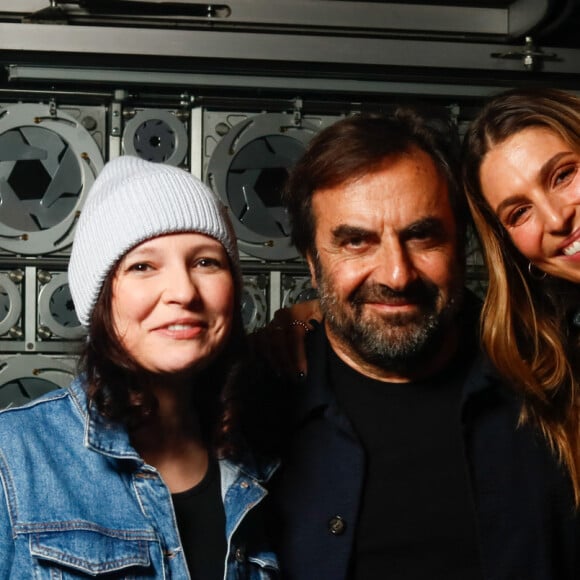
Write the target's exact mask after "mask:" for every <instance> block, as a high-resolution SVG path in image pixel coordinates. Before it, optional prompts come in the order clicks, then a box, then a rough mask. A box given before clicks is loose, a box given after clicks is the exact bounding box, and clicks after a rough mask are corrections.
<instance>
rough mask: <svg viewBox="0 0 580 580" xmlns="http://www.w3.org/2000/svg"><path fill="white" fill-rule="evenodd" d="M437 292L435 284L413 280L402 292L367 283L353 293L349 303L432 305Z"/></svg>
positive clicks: (382, 285)
mask: <svg viewBox="0 0 580 580" xmlns="http://www.w3.org/2000/svg"><path fill="white" fill-rule="evenodd" d="M437 292H438V290H437V286H436V285H435V284H431V283H428V282H425V281H424V280H414V281H413V282H411V283H410V284H409V285H408V286H406V287H405V288H404V289H403V290H393V289H392V288H390V287H389V286H386V285H384V284H374V283H368V284H364V285H363V286H361V287H360V288H357V289H356V290H355V292H353V294H352V295H351V297H350V302H351V303H352V304H353V305H355V306H357V305H360V304H365V303H367V302H389V303H391V304H396V303H397V302H400V303H401V304H404V303H407V302H411V303H415V304H433V302H434V301H435V299H436V297H437Z"/></svg>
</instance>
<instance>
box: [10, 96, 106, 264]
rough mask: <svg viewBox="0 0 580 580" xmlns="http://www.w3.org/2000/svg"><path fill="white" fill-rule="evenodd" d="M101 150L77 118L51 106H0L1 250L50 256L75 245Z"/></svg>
mask: <svg viewBox="0 0 580 580" xmlns="http://www.w3.org/2000/svg"><path fill="white" fill-rule="evenodd" d="M102 167H103V159H102V156H101V151H100V149H99V147H98V146H97V144H96V143H95V141H94V140H93V138H92V137H91V135H90V133H89V132H88V131H87V130H86V129H85V128H84V127H83V126H82V124H81V123H79V122H78V121H77V120H76V119H75V118H74V117H71V116H70V115H68V114H66V113H63V112H60V111H58V112H57V113H56V114H55V113H54V111H52V110H51V109H50V108H49V106H47V105H37V104H17V105H10V106H8V107H6V108H5V109H1V108H0V247H2V248H4V249H6V250H8V251H10V252H14V253H21V254H48V253H51V252H55V251H57V250H60V249H62V248H64V247H66V246H68V245H70V243H71V242H72V238H73V235H74V231H73V228H74V224H75V222H76V218H77V217H78V211H79V210H80V208H81V206H82V204H83V202H84V197H85V194H86V192H87V191H88V190H89V188H90V187H91V185H92V184H93V182H94V179H95V177H96V175H97V173H98V172H99V171H100V170H101V169H102Z"/></svg>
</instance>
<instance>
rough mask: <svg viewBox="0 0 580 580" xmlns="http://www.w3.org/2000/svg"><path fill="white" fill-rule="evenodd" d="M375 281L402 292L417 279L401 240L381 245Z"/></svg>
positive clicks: (375, 266) (376, 262)
mask: <svg viewBox="0 0 580 580" xmlns="http://www.w3.org/2000/svg"><path fill="white" fill-rule="evenodd" d="M373 279H374V281H375V282H377V283H379V284H383V285H384V286H388V287H389V288H391V289H392V290H396V291H402V290H404V289H405V288H406V287H407V286H408V285H409V284H410V283H411V282H413V281H414V280H416V279H417V271H416V269H415V266H414V264H413V261H412V260H411V257H410V256H409V254H408V252H407V251H406V249H405V247H404V246H403V245H402V243H401V242H400V241H399V240H396V241H388V242H383V243H381V246H380V249H379V250H378V251H377V253H376V256H375V264H374V270H373Z"/></svg>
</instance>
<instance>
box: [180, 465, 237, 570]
mask: <svg viewBox="0 0 580 580" xmlns="http://www.w3.org/2000/svg"><path fill="white" fill-rule="evenodd" d="M171 497H172V499H173V507H174V509H175V516H176V518H177V527H178V529H179V536H180V538H181V544H182V546H183V551H184V553H185V559H186V560H187V565H188V568H189V573H190V575H191V578H192V580H223V577H224V562H225V559H226V550H227V544H226V532H225V530H226V515H225V510H224V504H223V502H222V496H221V485H220V472H219V467H218V463H217V461H215V460H213V461H210V463H209V467H208V470H207V473H206V475H205V477H204V478H203V480H202V481H200V482H199V483H198V484H197V485H196V486H195V487H192V488H191V489H189V490H187V491H184V492H181V493H174V494H172V496H171Z"/></svg>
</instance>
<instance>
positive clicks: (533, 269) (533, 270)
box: [528, 262, 546, 281]
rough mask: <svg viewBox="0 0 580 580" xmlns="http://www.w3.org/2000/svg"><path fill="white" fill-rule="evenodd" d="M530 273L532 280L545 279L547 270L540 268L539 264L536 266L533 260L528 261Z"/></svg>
mask: <svg viewBox="0 0 580 580" xmlns="http://www.w3.org/2000/svg"><path fill="white" fill-rule="evenodd" d="M528 274H529V275H530V278H531V279H532V280H538V281H539V280H543V279H544V278H545V277H546V272H543V271H542V270H540V269H539V268H538V267H537V266H534V264H532V263H531V262H528Z"/></svg>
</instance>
